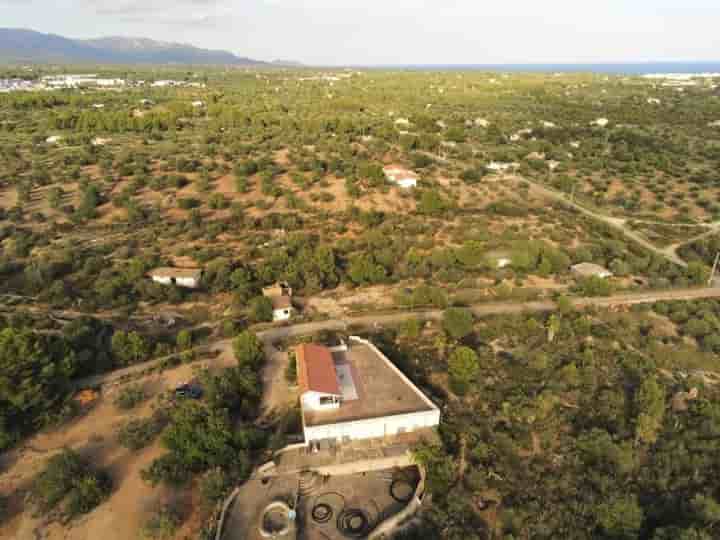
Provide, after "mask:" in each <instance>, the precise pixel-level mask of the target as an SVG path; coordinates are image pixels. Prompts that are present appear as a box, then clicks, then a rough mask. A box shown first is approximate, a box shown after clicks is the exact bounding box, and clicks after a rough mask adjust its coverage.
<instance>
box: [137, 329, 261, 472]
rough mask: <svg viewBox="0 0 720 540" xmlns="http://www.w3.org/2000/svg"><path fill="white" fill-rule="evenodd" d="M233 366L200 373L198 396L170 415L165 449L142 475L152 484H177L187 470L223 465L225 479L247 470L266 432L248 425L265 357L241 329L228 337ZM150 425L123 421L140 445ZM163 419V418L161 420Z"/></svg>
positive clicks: (254, 409)
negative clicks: (217, 370) (235, 362)
mask: <svg viewBox="0 0 720 540" xmlns="http://www.w3.org/2000/svg"><path fill="white" fill-rule="evenodd" d="M233 350H234V351H235V356H236V358H237V362H238V365H237V366H236V367H233V368H228V369H226V370H224V371H223V372H222V373H220V374H218V375H211V374H209V373H205V374H204V375H203V376H202V377H201V384H202V386H203V400H202V401H196V400H182V401H179V402H177V403H176V404H175V406H174V407H173V409H172V411H171V412H170V414H169V417H168V418H167V420H166V422H167V425H166V426H165V427H164V429H163V431H162V435H161V442H162V444H163V446H164V447H165V449H166V450H167V453H166V454H165V455H163V456H161V457H160V458H158V459H156V460H155V461H154V462H153V463H152V464H151V465H150V467H149V468H148V469H146V470H144V471H142V477H143V478H144V479H145V480H146V481H147V482H150V483H151V484H153V485H154V484H157V483H159V482H167V483H171V484H182V483H185V482H187V481H188V480H189V479H190V478H191V476H192V475H194V474H198V473H203V472H206V471H209V470H211V469H216V468H220V469H222V470H223V471H224V472H225V473H226V474H227V475H228V476H229V478H233V479H234V480H235V481H240V480H243V479H244V478H245V477H246V476H247V474H249V472H250V470H251V468H252V464H253V460H254V458H255V455H256V453H257V452H258V451H259V450H261V449H262V448H263V447H264V444H265V436H264V434H263V433H262V432H260V431H258V430H257V429H256V428H255V427H254V426H253V424H252V421H253V420H254V419H255V417H256V415H257V413H258V402H259V398H260V395H261V391H262V385H261V383H260V378H259V371H260V367H261V366H262V363H263V361H264V353H263V348H262V343H261V342H260V340H259V339H258V338H257V337H256V336H255V335H254V334H252V333H250V332H243V333H241V334H240V335H238V336H237V337H236V338H235V339H234V340H233ZM150 421H151V422H153V424H149V423H145V424H142V425H141V424H134V425H132V426H131V427H127V426H126V428H125V429H126V430H131V431H133V433H132V434H127V433H126V434H125V436H126V437H127V440H128V441H129V444H138V445H142V444H144V442H145V440H146V439H147V438H149V437H152V436H153V435H154V433H155V432H156V431H157V430H155V429H153V428H154V426H155V425H156V422H158V419H156V418H153V419H151V420H150ZM164 421H165V420H164V419H163V422H164Z"/></svg>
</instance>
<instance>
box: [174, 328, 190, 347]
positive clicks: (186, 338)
mask: <svg viewBox="0 0 720 540" xmlns="http://www.w3.org/2000/svg"><path fill="white" fill-rule="evenodd" d="M175 343H176V345H177V348H178V349H180V350H181V351H186V350H188V349H189V348H191V347H192V332H191V331H190V330H180V331H179V332H178V333H177V336H175Z"/></svg>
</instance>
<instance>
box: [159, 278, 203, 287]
mask: <svg viewBox="0 0 720 540" xmlns="http://www.w3.org/2000/svg"><path fill="white" fill-rule="evenodd" d="M152 280H153V281H154V282H156V283H162V284H163V285H171V284H172V282H173V280H172V278H171V277H167V276H153V278H152ZM175 284H176V285H177V286H178V287H186V288H188V289H195V288H196V287H197V286H198V282H197V280H196V279H195V278H175Z"/></svg>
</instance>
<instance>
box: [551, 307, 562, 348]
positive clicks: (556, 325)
mask: <svg viewBox="0 0 720 540" xmlns="http://www.w3.org/2000/svg"><path fill="white" fill-rule="evenodd" d="M561 327H562V323H561V321H560V317H558V316H557V315H555V314H554V313H553V314H552V315H550V318H549V319H548V323H547V339H548V343H552V342H553V341H555V336H556V335H557V334H558V332H560V328H561Z"/></svg>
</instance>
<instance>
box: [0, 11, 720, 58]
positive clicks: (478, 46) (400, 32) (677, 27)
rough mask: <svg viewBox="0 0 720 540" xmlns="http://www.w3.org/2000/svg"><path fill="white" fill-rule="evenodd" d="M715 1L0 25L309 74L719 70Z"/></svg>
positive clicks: (42, 16)
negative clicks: (207, 51)
mask: <svg viewBox="0 0 720 540" xmlns="http://www.w3.org/2000/svg"><path fill="white" fill-rule="evenodd" d="M718 21H720V2H719V1H718V0H682V1H681V0H594V1H591V0H544V1H538V0H503V1H488V0H485V1H483V0H0V26H3V27H15V28H29V29H33V30H38V31H41V32H48V33H55V34H60V35H64V36H67V37H76V38H89V37H100V36H110V35H113V36H115V35H119V36H127V37H149V38H152V39H158V40H163V41H173V42H182V43H190V44H193V45H196V46H199V47H205V48H212V49H224V50H229V51H232V52H234V53H236V54H238V55H240V56H246V57H250V58H255V59H258V60H274V59H283V60H296V61H301V62H304V63H307V64H312V65H328V66H331V65H387V64H394V65H398V64H494V63H499V64H502V63H555V62H558V63H560V62H562V63H592V62H635V61H640V62H644V61H672V60H682V61H703V60H705V61H707V60H720V32H718V30H717V22H718Z"/></svg>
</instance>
